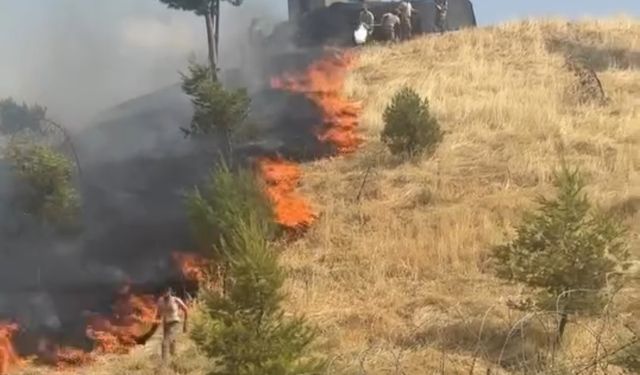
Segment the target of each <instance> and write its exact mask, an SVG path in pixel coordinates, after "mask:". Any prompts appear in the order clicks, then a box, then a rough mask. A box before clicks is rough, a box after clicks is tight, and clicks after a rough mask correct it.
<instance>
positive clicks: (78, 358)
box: [38, 338, 94, 369]
mask: <svg viewBox="0 0 640 375" xmlns="http://www.w3.org/2000/svg"><path fill="white" fill-rule="evenodd" d="M38 354H39V357H40V359H41V360H44V361H45V362H47V363H51V364H53V365H55V366H56V367H57V368H58V369H66V368H69V367H77V366H84V365H86V364H89V363H90V362H91V361H93V359H94V357H93V356H92V355H91V353H86V352H84V351H83V350H81V349H76V348H68V347H60V346H59V345H58V344H56V343H54V342H52V341H50V340H48V339H46V338H42V339H40V341H39V342H38Z"/></svg>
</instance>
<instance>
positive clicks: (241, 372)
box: [192, 219, 324, 375]
mask: <svg viewBox="0 0 640 375" xmlns="http://www.w3.org/2000/svg"><path fill="white" fill-rule="evenodd" d="M238 224H239V225H238V227H236V228H235V229H234V230H233V234H232V235H231V236H229V238H230V241H229V242H226V243H225V245H224V248H225V251H226V253H227V256H228V259H229V262H230V268H229V276H230V279H231V282H230V283H229V285H230V286H229V288H228V290H227V291H226V293H225V296H221V295H220V294H218V293H215V292H213V291H209V290H205V291H203V292H202V293H201V300H202V303H203V305H204V307H203V312H204V314H203V315H204V316H205V317H206V318H205V319H201V320H199V321H197V322H196V327H194V329H193V331H192V332H193V333H192V337H193V339H194V341H195V342H196V343H197V344H198V346H199V347H200V348H201V349H202V350H203V351H204V352H205V353H206V354H207V355H208V356H209V357H211V358H214V359H215V369H214V370H212V372H211V373H210V374H211V375H302V374H305V375H307V374H308V375H311V374H320V373H321V371H322V369H323V366H324V363H323V361H322V360H319V359H317V358H315V357H314V356H313V355H311V353H310V351H309V349H310V346H311V344H312V343H313V340H314V338H315V333H314V331H313V330H312V329H310V328H309V327H308V326H307V325H306V324H305V321H304V320H303V319H300V318H288V317H286V316H285V314H284V311H283V310H282V308H281V303H282V299H283V295H282V293H281V291H280V289H281V288H282V284H283V282H284V274H283V272H282V270H281V269H280V267H279V266H278V262H277V256H276V254H275V252H273V251H271V250H270V249H269V246H268V243H267V241H266V240H265V239H264V236H263V233H262V231H263V230H262V229H261V228H260V226H261V225H260V224H259V223H258V222H257V221H255V220H253V219H252V220H251V221H250V222H246V223H245V222H241V223H238Z"/></svg>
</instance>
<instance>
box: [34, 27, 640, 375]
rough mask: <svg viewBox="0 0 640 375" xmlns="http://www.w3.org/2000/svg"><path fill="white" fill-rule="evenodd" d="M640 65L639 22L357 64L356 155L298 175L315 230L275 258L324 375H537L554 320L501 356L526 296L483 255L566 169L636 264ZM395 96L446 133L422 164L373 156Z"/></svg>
mask: <svg viewBox="0 0 640 375" xmlns="http://www.w3.org/2000/svg"><path fill="white" fill-rule="evenodd" d="M567 53H571V54H574V55H577V56H578V57H581V58H587V59H588V60H589V61H591V62H593V63H594V64H595V65H596V66H594V68H596V70H597V71H598V74H599V76H600V79H601V80H602V83H603V85H604V89H605V92H606V94H607V96H608V97H609V99H610V100H609V102H608V104H606V105H605V106H588V105H577V103H576V101H575V100H574V99H575V98H574V97H573V96H572V93H571V92H570V91H569V88H570V87H572V85H573V83H574V80H575V78H574V76H572V75H571V73H570V72H569V71H568V70H567V69H566V68H565V66H564V64H565V55H566V54H567ZM639 54H640V22H637V21H633V20H628V19H616V20H608V21H588V22H581V23H579V24H568V23H565V22H562V21H548V22H525V23H514V24H507V25H503V26H499V27H493V28H485V29H476V30H467V31H461V32H456V33H451V34H447V35H444V36H429V37H424V38H420V39H417V40H415V41H412V42H409V43H406V44H402V45H397V46H393V47H385V46H372V47H368V48H365V49H363V50H362V52H361V54H360V58H359V66H358V67H357V68H355V69H354V70H353V73H352V75H351V76H350V78H349V82H348V85H347V86H348V87H347V89H348V92H349V94H350V95H351V96H352V97H354V98H356V99H358V100H360V101H361V102H362V104H363V108H364V112H363V116H362V130H363V132H364V134H365V136H366V138H367V143H366V145H365V146H364V147H363V149H362V150H360V151H359V152H358V153H357V154H355V155H354V156H352V157H347V158H337V159H333V160H324V161H320V162H317V163H313V164H309V165H306V166H305V175H304V186H303V188H302V189H303V192H304V193H305V194H306V195H307V196H309V197H310V198H311V200H312V201H313V202H314V204H315V207H316V209H317V210H318V211H319V212H320V213H321V215H322V216H321V218H320V220H319V221H318V222H317V224H316V225H315V227H314V228H313V229H312V230H311V232H310V233H309V234H308V235H307V236H306V237H304V238H303V239H301V240H299V241H298V242H296V243H293V244H289V245H288V246H287V248H286V249H285V251H284V254H283V264H284V265H285V267H287V269H288V270H289V271H290V275H291V277H290V279H289V281H288V284H287V292H288V293H289V300H288V304H289V306H288V307H289V308H290V309H291V310H292V311H295V312H301V313H304V314H305V315H307V317H308V318H310V320H311V321H312V322H313V323H315V324H317V325H318V326H319V327H320V329H321V342H320V344H321V345H322V347H323V348H324V350H325V351H327V352H328V353H330V354H331V355H332V356H333V357H335V358H334V364H335V365H334V366H333V367H332V370H330V373H332V374H334V373H335V374H337V373H341V374H416V375H418V374H420V375H423V374H440V373H442V369H444V370H445V373H446V374H451V375H453V374H469V373H470V372H469V369H470V367H471V365H472V363H473V358H474V357H475V356H476V354H477V356H478V357H479V358H478V360H477V363H476V364H475V369H476V373H482V374H484V373H486V368H489V367H492V368H493V369H494V372H493V374H500V373H510V372H509V371H508V370H506V369H505V368H503V367H500V366H497V365H496V364H497V363H498V362H501V363H502V365H505V367H508V365H515V364H518V363H520V364H522V363H523V362H526V364H528V365H532V362H531V359H532V357H534V356H535V353H536V352H537V351H538V349H539V348H540V347H543V346H544V345H546V342H547V337H546V336H547V335H546V334H545V332H543V327H542V324H541V323H540V322H545V323H548V322H549V319H546V318H545V319H540V320H539V319H537V318H536V319H525V320H524V321H523V324H522V325H518V326H516V327H517V328H518V329H517V330H515V331H514V332H515V334H513V335H512V337H511V338H510V339H509V341H508V344H507V345H506V346H505V345H504V343H505V341H506V338H507V336H509V334H510V331H511V329H512V327H514V324H515V323H516V322H517V321H518V320H519V319H521V318H522V315H521V314H519V313H516V312H514V311H511V310H509V309H508V308H507V307H506V305H505V301H506V300H507V299H509V298H511V297H515V296H517V294H518V293H519V291H518V290H517V289H516V288H515V287H512V286H508V285H504V284H503V283H501V282H499V281H498V280H496V279H495V278H494V277H493V276H492V275H491V273H490V271H489V270H488V269H487V266H486V256H487V253H488V249H489V248H490V247H491V246H492V245H493V244H496V243H498V242H500V241H503V240H505V238H506V237H507V236H508V235H510V234H511V233H512V228H513V226H514V225H515V224H517V222H518V221H519V219H520V215H521V213H522V212H523V210H525V209H527V208H529V207H531V206H532V198H533V197H535V195H536V194H539V193H548V192H549V191H550V184H549V183H550V176H551V174H552V171H553V170H554V168H555V167H557V166H558V161H559V160H560V157H561V156H564V157H565V158H566V159H567V160H568V161H570V162H572V163H575V164H577V165H579V166H580V167H581V168H582V169H583V170H584V171H585V172H587V173H588V175H589V177H590V185H589V192H590V194H591V196H592V198H593V199H594V200H595V201H597V202H598V203H600V204H602V205H604V206H608V207H609V206H610V207H613V208H615V209H617V210H618V211H619V212H624V213H625V214H626V215H627V217H628V219H629V223H630V224H631V226H632V229H633V232H632V235H633V236H635V237H634V238H635V240H634V247H635V249H636V250H637V245H638V243H639V241H638V234H639V233H640V220H639V218H640V216H639V214H638V211H639V210H640V204H639V202H640V173H639V171H640V151H639V149H638V147H639V146H640V70H639V68H640V58H638V55H639ZM403 85H409V86H411V87H413V88H414V89H416V90H417V91H418V92H419V93H420V94H422V95H424V96H426V97H427V98H428V99H429V102H430V105H431V108H432V110H433V111H434V113H435V115H436V116H437V117H438V119H439V120H440V122H441V124H442V126H443V128H444V130H445V131H447V134H446V136H445V140H444V142H443V144H442V145H441V146H440V148H439V150H438V152H437V153H436V154H435V156H434V157H433V158H431V159H429V160H419V161H415V162H413V163H401V162H399V161H397V160H394V159H393V158H391V157H390V156H389V155H388V154H387V153H386V151H385V150H384V148H383V147H382V146H381V144H380V142H379V133H380V131H381V129H382V126H383V125H382V119H381V115H382V113H381V109H382V108H384V107H385V106H386V105H387V103H388V101H389V99H390V97H391V95H392V94H393V93H394V92H395V90H397V89H399V88H400V87H401V86H403ZM369 166H372V171H371V174H370V176H369V177H368V182H367V183H366V184H365V187H364V189H363V192H362V199H361V200H360V201H357V200H356V196H357V194H358V190H359V188H360V185H361V183H362V178H363V176H364V174H365V171H366V170H367V168H368V167H369ZM632 293H633V291H629V292H627V295H626V297H629V296H633V297H634V298H627V299H626V300H625V299H624V298H620V301H621V303H619V304H618V305H617V307H616V310H615V314H617V316H618V319H617V320H616V322H615V323H611V324H608V325H607V332H606V333H605V335H604V341H605V342H606V343H607V344H608V345H609V346H610V347H611V346H613V338H614V337H613V334H614V333H615V331H614V330H616V329H618V328H619V325H620V324H621V322H622V320H623V319H620V318H621V317H624V316H625V315H620V314H621V313H629V314H632V316H635V319H636V320H637V317H638V315H639V313H640V305H639V304H638V302H637V295H633V294H632ZM578 323H579V324H576V325H572V326H570V327H569V332H568V336H567V341H566V343H565V356H566V357H567V358H569V359H572V358H578V359H580V358H584V357H588V356H590V355H591V354H592V352H593V350H594V345H593V343H594V338H593V336H592V335H591V334H590V333H589V330H588V329H586V328H585V327H590V329H597V328H598V327H599V324H600V322H599V321H594V320H587V319H584V320H581V321H580V322H578ZM185 355H186V356H187V358H186V359H182V360H179V361H178V362H179V363H182V366H183V367H184V366H196V367H195V368H191V369H183V370H184V371H179V372H178V373H184V374H187V373H188V374H194V375H195V374H199V373H202V368H203V367H202V359H201V358H199V357H198V356H197V355H196V354H194V353H193V352H187V354H185ZM189 355H191V356H192V357H189ZM154 356H157V355H155V354H154V355H151V357H152V358H151V359H152V360H151V361H150V360H149V358H150V354H149V353H148V352H146V351H141V352H138V353H137V354H133V355H131V356H128V357H126V358H123V359H122V358H121V359H105V361H106V363H104V364H102V365H97V366H95V367H92V368H91V369H87V370H86V371H85V372H78V373H86V374H89V373H90V374H107V373H108V374H140V375H144V374H152V373H153V374H156V373H158V372H157V371H156V368H155V367H154V365H153V358H155V357H154ZM525 359H526V361H525ZM527 361H528V362H527ZM198 366H200V367H198ZM87 371H88V372H87ZM610 373H612V374H613V373H614V372H610ZM34 374H35V373H34Z"/></svg>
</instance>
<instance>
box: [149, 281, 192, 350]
mask: <svg viewBox="0 0 640 375" xmlns="http://www.w3.org/2000/svg"><path fill="white" fill-rule="evenodd" d="M157 306H158V318H159V319H161V320H162V321H161V323H162V361H165V360H166V359H167V351H169V353H170V354H171V356H174V355H175V354H176V340H177V338H178V335H179V334H180V325H181V324H180V323H181V321H182V319H181V318H180V310H182V313H183V314H184V322H183V323H182V331H183V332H187V316H188V310H187V305H186V304H185V303H184V302H183V301H182V300H181V299H180V298H178V297H176V296H174V294H173V290H172V289H171V288H167V289H166V290H165V292H164V294H163V295H162V297H160V299H159V300H158V304H157Z"/></svg>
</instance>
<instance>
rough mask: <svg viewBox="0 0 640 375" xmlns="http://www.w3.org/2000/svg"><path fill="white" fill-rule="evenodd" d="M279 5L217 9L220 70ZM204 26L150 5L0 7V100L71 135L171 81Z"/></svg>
mask: <svg viewBox="0 0 640 375" xmlns="http://www.w3.org/2000/svg"><path fill="white" fill-rule="evenodd" d="M285 4H286V2H284V1H282V2H279V1H270V0H246V1H245V4H243V5H242V6H241V7H240V8H234V7H232V6H230V5H229V4H225V5H223V18H224V20H223V23H222V25H221V32H222V41H221V44H222V46H221V51H227V52H225V53H224V54H223V56H222V59H221V60H222V61H221V62H222V64H223V67H224V66H231V65H233V64H237V63H238V61H239V60H240V59H241V58H242V55H241V51H243V48H239V47H243V45H242V44H240V45H239V44H238V42H239V41H241V40H242V39H243V36H244V35H245V33H246V30H247V29H248V26H249V23H250V20H251V19H252V18H253V17H256V16H260V17H263V18H266V19H268V20H275V21H280V20H283V19H284V18H285V17H286V8H285V7H286V5H285ZM204 30H205V29H204V21H203V20H202V19H200V18H198V17H196V16H195V15H193V14H192V13H189V12H181V11H176V10H170V9H167V8H166V6H164V5H163V4H161V3H160V2H159V1H157V0H140V1H138V0H137V1H130V0H111V1H77V0H56V1H52V0H39V1H28V2H26V1H25V2H22V1H14V2H8V1H7V2H3V3H2V4H1V5H0V45H1V46H2V51H1V52H0V55H2V58H0V96H14V97H17V98H19V99H23V100H26V101H28V102H34V101H37V102H40V103H42V104H44V105H46V106H48V107H49V110H50V114H51V115H52V116H54V117H56V118H57V119H59V120H60V121H62V122H65V123H66V124H67V125H68V126H69V127H71V128H79V127H83V126H86V123H87V122H88V121H90V120H91V119H92V118H93V117H94V115H95V114H96V113H97V112H100V111H101V110H104V109H106V108H109V107H111V106H113V105H116V104H118V103H119V102H122V101H125V100H127V99H129V98H133V97H137V96H140V95H143V94H146V93H148V92H151V91H154V90H157V89H160V88H162V87H165V86H167V85H171V84H173V83H175V82H177V81H178V71H179V70H183V69H184V68H185V65H186V60H187V58H188V57H189V55H191V54H196V55H197V56H199V57H205V56H206V49H205V48H206V44H205V43H206V37H205V34H204Z"/></svg>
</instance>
